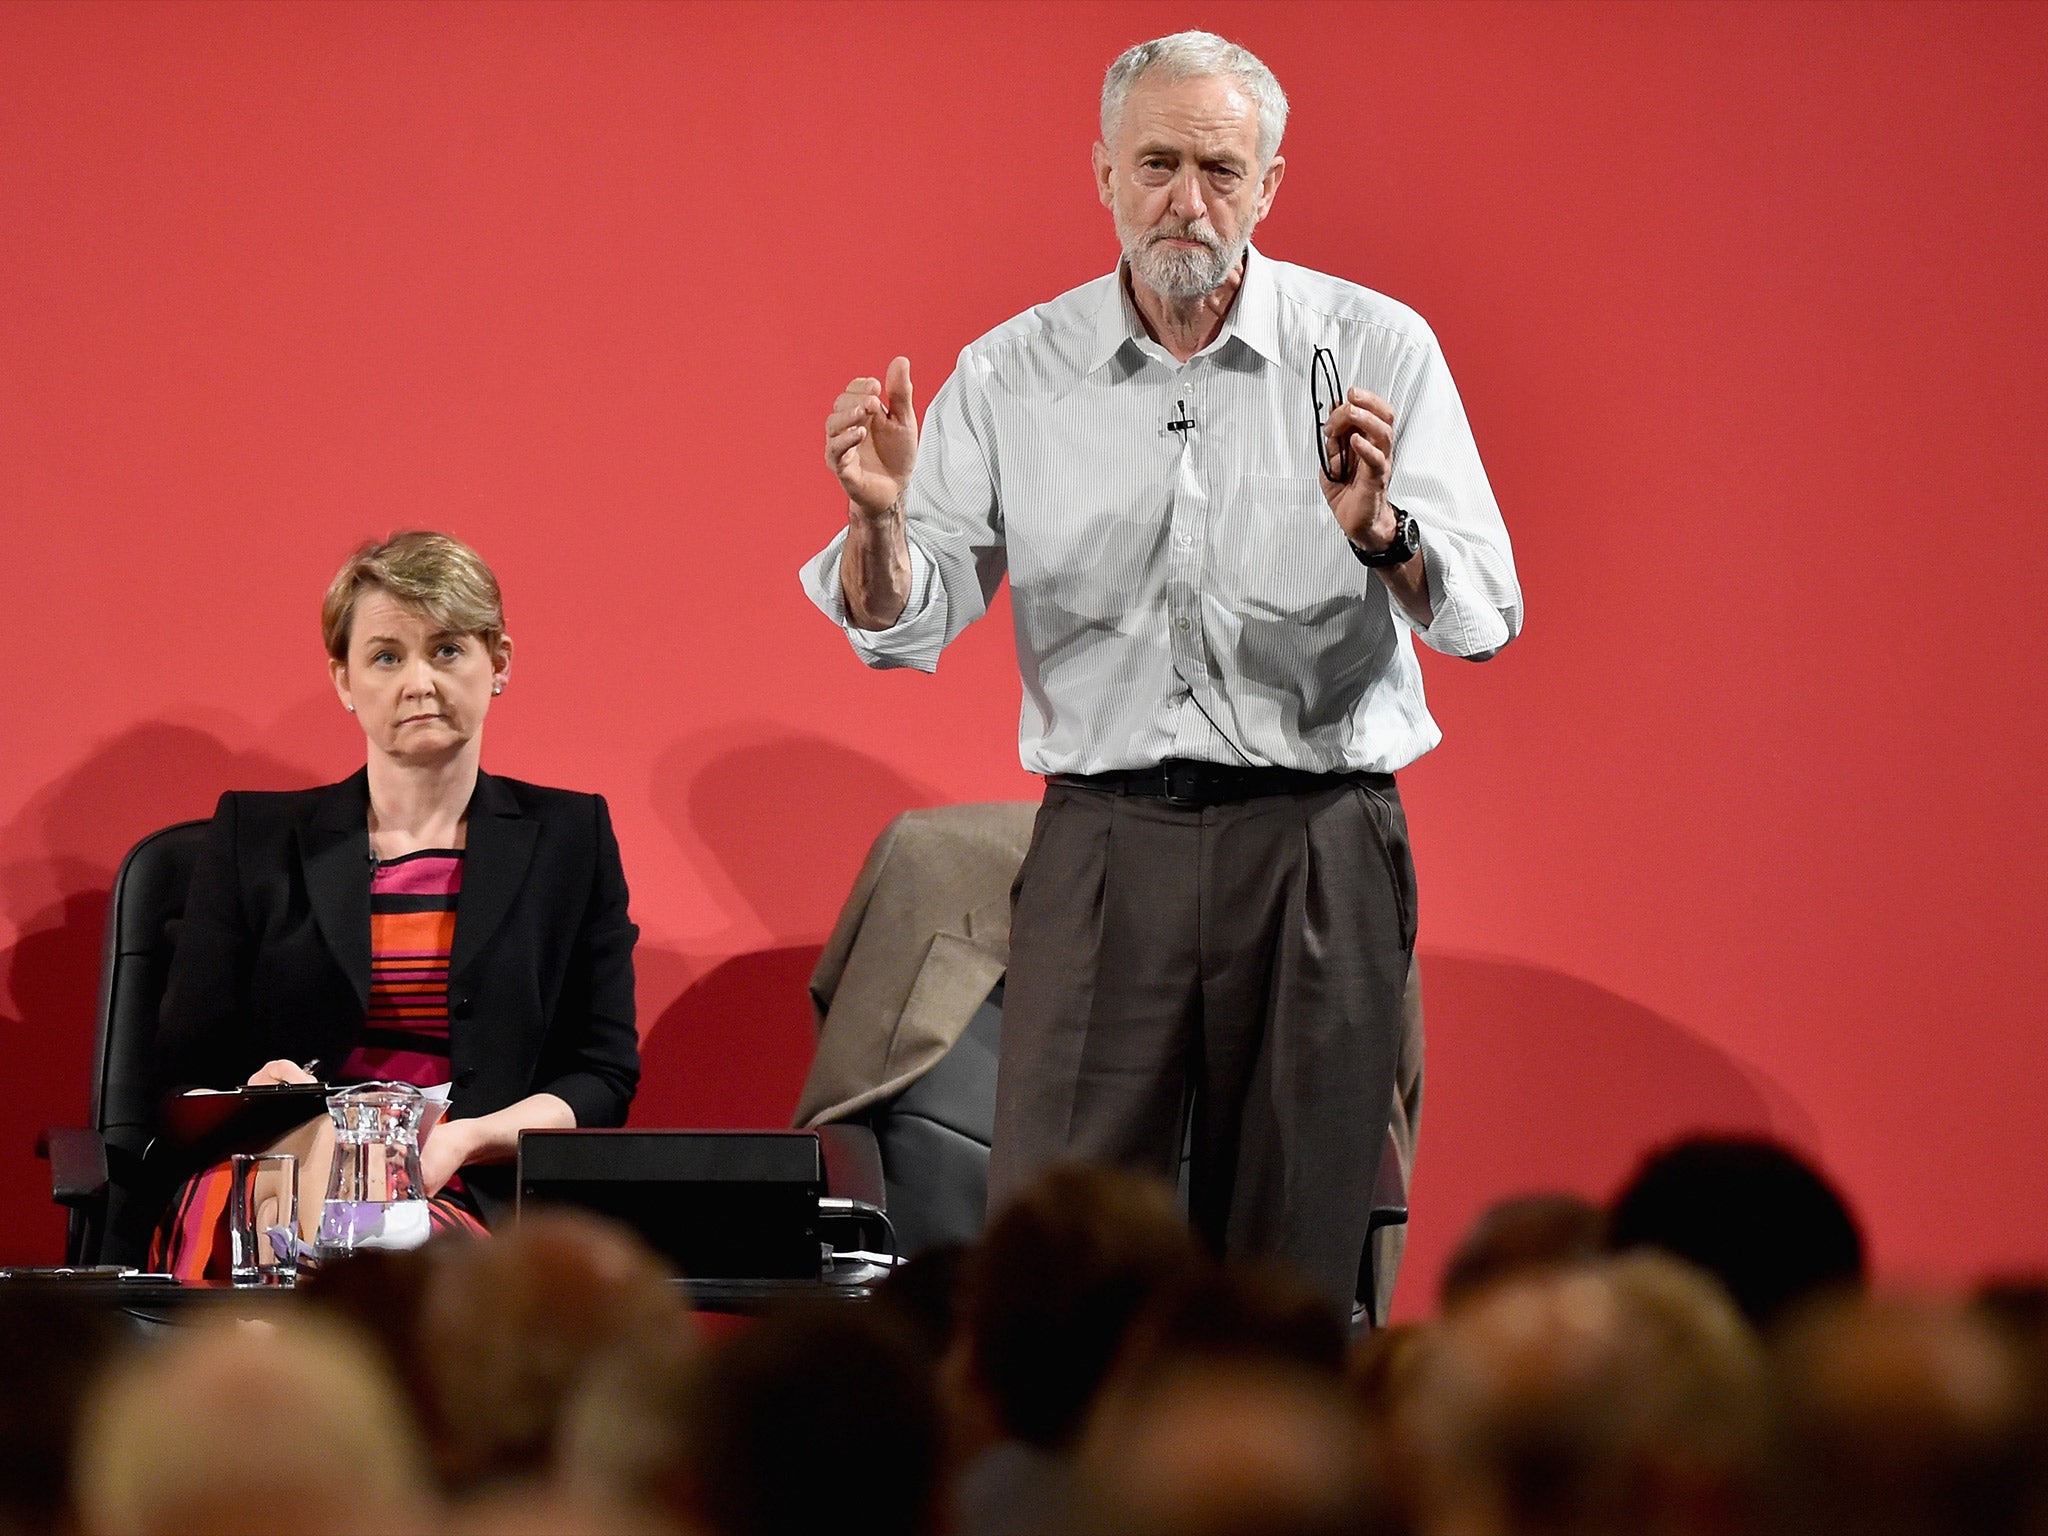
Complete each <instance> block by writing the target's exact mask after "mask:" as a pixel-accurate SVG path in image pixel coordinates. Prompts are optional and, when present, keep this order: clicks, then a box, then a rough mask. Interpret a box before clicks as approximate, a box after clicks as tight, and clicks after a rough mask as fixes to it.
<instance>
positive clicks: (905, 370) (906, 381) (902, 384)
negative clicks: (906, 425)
mask: <svg viewBox="0 0 2048 1536" xmlns="http://www.w3.org/2000/svg"><path fill="white" fill-rule="evenodd" d="M888 388H889V414H890V415H891V416H893V417H895V418H896V419H897V420H898V421H906V422H914V421H915V420H916V419H917V417H916V414H915V412H914V410H913V408H912V406H911V400H910V359H909V358H907V357H896V358H891V359H890V360H889V378H888Z"/></svg>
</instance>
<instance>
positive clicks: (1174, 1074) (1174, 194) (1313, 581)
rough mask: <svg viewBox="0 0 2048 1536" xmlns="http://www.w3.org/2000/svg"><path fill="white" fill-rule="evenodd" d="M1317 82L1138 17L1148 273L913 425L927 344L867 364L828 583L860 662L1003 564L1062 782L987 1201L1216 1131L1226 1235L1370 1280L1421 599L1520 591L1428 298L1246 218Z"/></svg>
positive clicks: (1029, 883)
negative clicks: (1279, 242) (1341, 272)
mask: <svg viewBox="0 0 2048 1536" xmlns="http://www.w3.org/2000/svg"><path fill="white" fill-rule="evenodd" d="M1286 118H1287V98H1286V96H1285V94H1284V93H1283V92H1282V91H1281V89H1280V85H1279V82H1278V81H1277V80H1275V79H1274V78H1273V75H1272V72H1271V71H1270V70H1268V69H1267V68H1266V66H1265V65H1263V64H1262V63H1260V62H1259V60H1258V59H1256V58H1255V57H1253V56H1252V55H1251V54H1250V53H1248V52H1247V51H1245V50H1244V49H1242V48H1239V47H1236V46H1235V45H1233V44H1230V43H1228V42H1225V41H1224V40H1223V39H1221V38H1219V37H1214V36H1212V35H1210V34H1208V33H1203V32H1183V33H1179V34H1177V35H1175V36H1172V37H1166V38H1161V39H1158V40H1156V41H1153V42H1149V43H1143V44H1140V45H1139V46H1137V47H1135V48H1132V49H1131V50H1129V51H1128V52H1126V53H1125V54H1124V55H1123V56H1122V57H1120V58H1119V59H1118V60H1117V61H1116V62H1115V63H1114V64H1113V65H1112V66H1111V67H1110V70H1109V73H1108V76H1107V78H1106V79H1105V80H1104V83H1103V90H1102V139H1101V142H1099V143H1098V144H1096V146H1095V149H1094V167H1095V180H1096V187H1097V191H1098V193H1099V194H1100V196H1101V199H1102V203H1103V206H1104V207H1106V208H1108V209H1109V210H1110V211H1111V213H1112V215H1113V217H1114V219H1115V225H1116V232H1117V238H1118V240H1119V242H1120V244H1121V246H1122V248H1123V259H1122V261H1121V262H1119V264H1118V267H1117V271H1116V272H1115V273H1114V274H1112V275H1110V276H1107V277H1103V278H1100V279H1097V280H1096V281H1094V282H1091V283H1089V284H1086V285H1085V286H1083V287H1081V288H1077V289H1075V290H1073V291H1072V292H1070V293H1067V294H1064V295H1062V296H1061V297H1059V298H1057V299H1054V300H1053V301H1052V302H1051V303H1049V304H1044V305H1040V306H1039V307H1037V308H1035V309H1033V310H1031V311H1029V312H1028V313H1026V314H1023V315H1020V316H1018V317H1017V318H1016V319H1014V320H1012V321H1010V322H1009V323H1007V324H1005V325H1003V326H1000V327H998V328H997V329H996V330H994V331H991V332H990V333H989V334H988V335H986V336H984V337H982V338H981V339H980V340H979V341H976V342H974V343H973V344H972V345H970V346H969V347H967V348H966V350H965V351H963V352H962V353H961V354H960V360H959V364H958V366H957V368H956V369H955V370H954V373H953V376H952V378H951V379H949V380H948V381H947V383H946V385H945V387H944V388H942V389H941V390H940V391H939V393H938V396H937V398H936V399H935V400H934V401H933V402H932V406H931V409H930V411H929V413H928V414H927V418H926V420H925V423H924V430H923V437H922V441H920V438H919V431H918V422H917V417H916V413H915V409H914V403H913V399H912V393H911V382H910V363H909V360H908V359H906V358H901V357H899V358H896V359H895V360H894V361H892V362H891V363H890V364H889V367H888V370H887V373H886V377H885V378H884V379H873V378H863V379H855V380H854V381H853V382H852V383H851V384H849V385H848V386H847V388H846V391H845V392H844V393H843V394H841V395H840V397H839V398H838V400H837V401H836V402H835V403H834V405H833V408H832V411H831V413H830V415H829V416H828V417H827V419H826V422H825V457H826V461H827V463H828V464H829V465H830V466H831V468H832V470H833V472H834V474H835V475H837V477H838V479H839V482H840V484H841V486H842V487H843V488H844V489H845V491H846V495H847V502H848V507H847V528H846V531H845V532H844V533H843V534H841V535H839V536H838V537H837V538H835V539H834V540H833V541H832V543H831V544H830V545H828V546H827V547H826V549H825V550H824V551H823V552H822V553H821V554H820V555H819V556H818V557H817V558H816V559H815V560H813V561H812V562H811V563H810V564H809V565H808V566H806V567H805V570H804V582H805V586H806V589H807V590H808V592H809V593H810V596H811V598H812V600H813V601H814V602H815V603H817V605H818V606H819V607H820V608H821V609H823V610H824V612H825V613H826V614H828V615H829V616H830V617H831V618H833V619H834V620H835V621H837V622H838V623H839V624H840V625H841V626H842V627H843V628H844V629H845V631H846V634H847V637H848V639H849V640H850V641H851V642H852V644H853V648H854V650H855V652H856V653H857V654H858V655H859V656H860V657H861V659H862V660H863V661H865V662H866V663H867V664H868V665H870V666H876V667H890V666H910V667H917V668H920V669H922V670H925V671H930V670H932V669H933V668H934V667H935V666H936V665H937V661H938V655H939V651H940V650H941V648H942V647H944V646H945V645H946V643H947V642H949V641H950V640H952V639H953V637H954V636H955V635H957V634H959V633H960V631H961V630H962V629H963V628H964V627H965V626H966V625H967V624H969V623H970V622H972V621H973V620H974V619H976V618H978V617H979V616H980V615H981V614H982V612H983V611H984V610H985V609H986V607H987V604H988V602H989V600H990V598H991V597H992V596H993V594H994V592H995V589H996V586H997V584H998V583H999V582H1000V581H1001V580H1002V578H1003V575H1004V573H1005V571H1007V572H1008V575H1009V577H1010V589H1011V598H1012V604H1013V608H1014V612H1015V617H1016V634H1017V659H1018V665H1019V668H1020V670H1021V672H1022V674H1023V683H1024V705H1023V718H1022V722H1021V729H1020V738H1021V740H1020V748H1021V754H1022V757H1023V761H1024V765H1025V767H1026V768H1028V769H1030V770H1031V771H1033V772H1035V773H1039V774H1042V775H1044V776H1045V778H1046V782H1047V788H1046V795H1045V801H1044V804H1043V806H1042V807H1041V808H1040V811H1039V814H1038V821H1037V824H1036V827H1035V829H1034V832H1033V836H1032V845H1031V851H1030V853H1029V855H1028V856H1027V857H1026V859H1025V862H1024V868H1023V871H1022V872H1021V874H1020V875H1019V876H1018V884H1017V889H1016V893H1015V901H1014V912H1013V920H1012V928H1011V944H1010V971H1009V979H1008V984H1007V995H1006V999H1005V1007H1004V1016H1003V1041H1002V1056H1001V1066H1000V1072H999V1078H998V1087H997V1109H996V1142H995V1147H994V1151H993V1153H992V1156H991V1162H990V1168H989V1183H990V1188H989V1200H990V1205H991V1207H992V1208H993V1207H994V1206H996V1205H999V1204H1000V1203H1001V1202H1002V1200H1003V1199H1004V1198H1005V1196H1007V1195H1008V1194H1009V1193H1010V1192H1012V1191H1014V1190H1016V1189H1017V1188H1019V1187H1020V1186H1021V1185H1022V1184H1024V1183H1025V1182H1026V1181H1027V1180H1029V1179H1030V1177H1031V1176H1032V1175H1033V1174H1034V1173H1035V1172H1036V1171H1037V1170H1038V1169H1040V1168H1041V1167H1043V1166H1044V1165H1045V1164H1047V1163H1049V1162H1051V1161H1054V1160H1056V1159H1060V1158H1066V1157H1080V1158H1087V1159H1094V1160H1100V1161H1106V1162H1111V1163H1117V1164H1122V1165H1126V1166H1133V1167H1139V1168H1147V1169H1151V1170H1154V1171H1156V1172H1158V1173H1159V1174H1161V1175H1162V1176H1165V1177H1167V1178H1172V1177H1173V1175H1174V1172H1175V1167H1176V1164H1177V1163H1178V1161H1179V1155H1180V1152H1181V1148H1182V1146H1183V1141H1184V1138H1185V1139H1186V1141H1187V1142H1188V1144H1189V1145H1190V1146H1191V1149H1192V1164H1191V1168H1190V1175H1189V1205H1190V1212H1191V1214H1192V1216H1193V1218H1194V1220H1195V1222H1196V1224H1197V1225H1198V1226H1199V1227H1200V1229H1201V1230H1202V1232H1203V1233H1204V1235H1205V1236H1206V1237H1207V1238H1208V1239H1209V1240H1210V1241H1211V1242H1212V1243H1213V1244H1214V1245H1215V1246H1216V1247H1217V1248H1218V1249H1219V1250H1220V1251H1222V1252H1224V1253H1227V1254H1231V1255H1249V1254H1257V1255H1268V1256H1274V1257H1278V1258H1280V1259H1282V1260H1284V1261H1286V1262H1288V1263H1290V1264H1291V1265H1293V1266H1294V1267H1295V1268H1296V1269H1297V1270H1298V1271H1299V1272H1301V1273H1302V1274H1303V1275H1304V1276H1305V1277H1306V1278H1307V1279H1309V1280H1310V1281H1311V1282H1312V1283H1314V1284H1316V1285H1317V1286H1318V1287H1319V1288H1320V1289H1321V1290H1323V1292H1324V1293H1325V1294H1327V1295H1328V1296H1330V1298H1331V1299H1332V1300H1333V1301H1339V1302H1342V1303H1343V1304H1345V1305H1347V1306H1348V1305H1349V1304H1350V1302H1351V1301H1352V1298H1353V1295H1354V1290H1355V1287H1356V1284H1357V1279H1358V1275H1359V1261H1360V1254H1361V1250H1362V1247H1363V1245H1364V1241H1365V1237H1366V1226H1367V1217H1368V1214H1369V1212H1370V1207H1371V1195H1372V1189H1373V1181H1374V1171H1375V1168H1376V1165H1377V1160H1378V1157H1379V1154H1380V1148H1381V1145H1382V1143H1383V1139H1384V1135H1385V1130H1386V1126H1387V1118H1388V1112H1389V1105H1390V1102H1391V1099H1392V1096H1393V1086H1394V1078H1395V1063H1396V1056H1397V1053H1398V1050H1399V1047H1400V1043H1401V1017H1402V993H1403V989H1404V985H1405V983H1406V981H1407V978H1408V972H1409V964H1410V960H1411V957H1412V954H1413V950H1414V943H1415V885H1414V872H1413V866H1412V864H1411V862H1410V859H1409V852H1408V837H1407V824H1406V820H1405V818H1404V816H1403V814H1402V810H1401V802H1400V798H1399V795H1398V793H1397V792H1396V790H1395V786H1394V778H1393V775H1394V773H1395V772H1396V770H1398V769H1400V768H1402V767H1404V766H1406V765H1407V764H1408V763H1410V762H1412V761H1413V760H1414V759H1415V758H1417V757H1419V756H1421V755H1422V754H1423V753H1424V752H1426V751H1428V750H1429V749H1430V748H1431V747H1433V746H1435V745H1436V743H1437V741H1438V740H1439V739H1440V735H1439V732H1438V731H1437V728H1436V726H1435V723H1434V722H1433V721H1432V720H1431V719H1430V717H1429V712H1428V710H1427V708H1426V707H1425V705H1424V703H1423V697H1422V677H1421V672H1420V669H1419V667H1418V665H1417V662H1416V659H1415V652H1414V647H1413V645H1412V643H1411V640H1410V636H1411V635H1419V636H1420V637H1421V638H1422V640H1423V641H1424V643H1426V644H1428V645H1429V646H1431V647H1432V648H1433V649H1436V650H1438V651H1442V652H1445V653H1447V654H1450V655H1454V656H1465V657H1471V658H1474V659H1481V658H1484V657H1487V656H1490V655H1492V654H1493V653H1494V652H1496V651H1498V650H1499V649H1500V648H1501V647H1502V646H1504V645H1506V644H1507V642H1508V641H1509V640H1510V639H1512V638H1513V637H1514V635H1515V633H1516V632H1517V631H1518V630H1519V628H1520V627H1521V617H1522V609H1521V592H1520V589H1519V587H1518V585H1517V583H1516V580H1515V573H1514V565H1513V561H1512V557H1511V555H1510V551H1509V546H1508V538H1507V531H1506V529H1505V528H1504V527H1503V526H1502V523H1501V518H1500V512H1499V510H1498V508H1497V507H1496V506H1495V505H1494V500H1493V495H1492V492H1491V490H1490V489H1489V488H1488V486H1487V482H1486V476H1485V472H1484V471H1483V469H1482V468H1481V467H1480V462H1479V455H1478V450H1477V449H1476V448H1475V446H1474V445H1473V442H1472V434H1471V430H1470V428H1469V427H1468V425H1467V424H1466V420H1465V413H1464V408H1463V406H1462V405H1461V404H1460V403H1459V400H1458V395H1457V391H1456V389H1455V387H1454V386H1453V385H1452V383H1451V378H1450V373H1449V371H1448V370H1447V368H1446V367H1445V365H1444V361H1443V358H1442V355H1441V353H1440V352H1439V351H1438V348H1437V345H1436V339H1435V337H1434V336H1433V335H1432V334H1431V333H1430V330H1429V328H1428V327H1427V326H1426V325H1425V324H1424V323H1423V322H1422V320H1421V318H1420V317H1419V316H1417V315H1416V314H1415V313H1414V312H1413V311H1412V310H1409V309H1408V308H1406V307H1405V306H1403V305H1401V304H1398V303H1395V302H1394V301H1393V300H1391V299H1387V298H1383V297H1382V296H1380V295H1379V294H1376V293H1372V292H1370V291H1368V290H1366V289H1364V288H1360V287H1357V286H1355V285H1353V284H1351V283H1347V282H1344V281H1342V280H1341V279H1338V278H1334V277H1328V276H1325V275H1323V274H1321V273H1317V272H1311V271H1308V270H1306V269H1305V268H1301V267H1295V266H1290V265H1288V264H1286V263H1283V262H1278V261H1275V260H1273V259H1271V258H1270V257H1268V256H1266V255H1265V254H1263V253H1262V252H1261V251H1259V250H1258V249H1257V248H1256V247H1254V246H1252V244H1251V236H1252V231H1253V229H1254V228H1255V227H1256V225H1257V224H1258V222H1259V220H1260V219H1262V218H1263V217H1265V215H1266V214H1267V212H1268V211H1269V210H1270V209H1271V208H1272V206H1273V199H1274V197H1275V195H1276V194H1277V193H1278V192H1279V190H1280V181H1281V176H1282V174H1283V172H1284V171H1285V169H1286V162H1285V161H1284V160H1283V159H1282V158H1281V157H1280V155H1279V153H1278V150H1279V147H1280V137H1281V133H1282V130H1283V129H1284V127H1285V125H1286ZM1345 381H1348V383H1349V387H1348V388H1346V387H1345Z"/></svg>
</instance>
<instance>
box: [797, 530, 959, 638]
mask: <svg viewBox="0 0 2048 1536" xmlns="http://www.w3.org/2000/svg"><path fill="white" fill-rule="evenodd" d="M845 548H846V534H845V532H844V531H842V532H841V533H840V534H839V535H838V536H837V537H836V538H834V539H833V540H832V542H831V543H830V544H827V545H826V546H825V548H824V549H823V550H822V551H820V552H819V554H818V555H817V557H816V558H815V559H813V560H812V561H811V563H810V564H809V565H807V566H805V567H804V570H803V584H804V591H805V592H806V593H807V594H808V595H809V597H810V599H811V601H812V602H813V603H814V604H815V605H816V606H817V607H818V609H819V611H820V612H822V613H823V614H824V615H825V616H826V617H827V618H828V619H830V620H831V621H832V622H833V623H835V624H837V625H838V626H839V627H840V629H841V630H842V631H844V632H845V635H846V640H847V643H848V644H849V645H851V646H852V647H853V653H854V655H856V656H858V657H859V658H860V659H861V660H862V661H863V662H865V663H866V664H867V665H868V666H871V667H914V668H916V669H917V670H918V671H920V672H933V671H936V670H937V669H938V665H939V651H940V649H941V648H942V647H943V646H944V644H945V639H946V605H945V603H944V602H942V601H939V600H937V594H938V593H939V591H940V590H941V587H940V583H939V581H938V580H937V576H938V568H937V567H936V566H935V565H933V564H932V559H931V556H929V555H927V554H926V553H925V552H924V551H923V550H922V549H920V548H918V546H917V544H916V542H915V541H912V543H911V545H910V599H909V601H908V602H906V603H905V604H904V605H903V612H902V613H901V614H899V615H897V618H896V622H895V623H894V624H891V625H890V626H889V627H888V628H887V629H862V628H860V627H859V626H857V625H855V624H854V623H852V622H851V621H850V620H849V619H848V617H847V612H846V589H845V588H844V587H843V586H841V585H840V581H839V561H840V556H841V553H842V552H843V551H844V549H845Z"/></svg>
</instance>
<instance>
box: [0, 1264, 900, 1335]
mask: <svg viewBox="0 0 2048 1536" xmlns="http://www.w3.org/2000/svg"><path fill="white" fill-rule="evenodd" d="M886 1274H887V1271H886V1270H885V1269H883V1268H882V1267H881V1266H880V1265H876V1264H868V1263H859V1262H855V1263H835V1264H833V1265H832V1266H831V1267H830V1268H828V1269H827V1270H826V1271H825V1272H824V1273H823V1274H822V1275H820V1276H819V1277H818V1278H817V1279H815V1280H812V1279H801V1280H689V1279H683V1278H680V1277H679V1278H678V1279H677V1280H676V1281H675V1282H674V1283H675V1284H676V1285H678V1286H680V1287H681V1288H682V1289H683V1290H684V1291H686V1292H687V1293H688V1294H689V1297H690V1304H691V1305H692V1306H694V1307H696V1308H697V1310H698V1311H700V1312H733V1313H741V1314H752V1313H758V1312H764V1311H767V1310H769V1309H771V1308H774V1307H777V1306H780V1305H782V1304H783V1303H786V1302H792V1301H804V1300H824V1301H866V1300H867V1299H868V1298H869V1297H871V1296H873V1295H874V1293H875V1287H876V1286H878V1285H879V1284H881V1282H882V1279H883V1277H884V1276H885V1275H886ZM29 1289H34V1290H37V1291H42V1292H45V1293H56V1294H59V1295H65V1296H77V1297H79V1298H80V1299H81V1300H89V1301H92V1302H94V1303H97V1304H98V1305H101V1306H105V1307H109V1308H113V1309H117V1310H119V1311H122V1312H125V1313H128V1314H129V1315H130V1316H133V1317H135V1318H137V1319H138V1320H141V1321H145V1322H161V1323H174V1322H177V1321H180V1320H181V1319H183V1318H185V1317H187V1316H189V1317H191V1318H192V1319H193V1320H194V1321H196V1320H198V1319H199V1318H200V1317H207V1318H213V1317H221V1316H228V1317H234V1316H247V1317H263V1316H267V1315H269V1314H270V1313H271V1312H272V1311H273V1310H274V1309H275V1308H277V1307H278V1306H280V1305H283V1304H285V1303H286V1302H287V1301H288V1300H289V1299H290V1298H292V1297H293V1296H294V1295H295V1292H294V1291H293V1290H292V1289H291V1288H290V1287H288V1286H233V1285H227V1284H224V1283H222V1282H220V1281H217V1280H207V1281H200V1282H198V1283H195V1284H190V1285H183V1284H180V1283H178V1282H177V1281H175V1280H171V1279H169V1278H168V1277H164V1276H154V1275H152V1276H142V1275H136V1274H127V1275H123V1274H119V1273H110V1272H107V1271H101V1270H59V1269H43V1270H37V1269H7V1270H0V1294H5V1293H6V1292H9V1291H16V1290H29Z"/></svg>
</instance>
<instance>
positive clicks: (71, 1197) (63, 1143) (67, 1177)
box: [36, 1126, 107, 1206]
mask: <svg viewBox="0 0 2048 1536" xmlns="http://www.w3.org/2000/svg"><path fill="white" fill-rule="evenodd" d="M36 1156H38V1157H43V1158H48V1159H49V1162H50V1198H51V1199H52V1200H54V1201H56V1202H57V1203H58V1204H59V1205H71V1206H78V1205H84V1204H85V1203H87V1202H88V1201H91V1200H96V1199H98V1198H99V1197H100V1196H101V1195H103V1194H105V1193H106V1189H107V1144H106V1142H105V1140H104V1139H102V1138H101V1136H100V1133H99V1132H98V1131H93V1130H86V1129H84V1128H82V1127H73V1126H53V1127H52V1128H51V1129H49V1130H46V1131H44V1132H43V1133H42V1135H40V1136H38V1137H37V1138H36Z"/></svg>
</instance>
